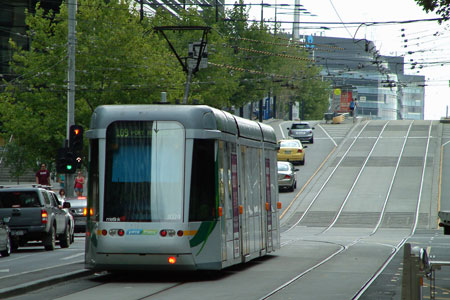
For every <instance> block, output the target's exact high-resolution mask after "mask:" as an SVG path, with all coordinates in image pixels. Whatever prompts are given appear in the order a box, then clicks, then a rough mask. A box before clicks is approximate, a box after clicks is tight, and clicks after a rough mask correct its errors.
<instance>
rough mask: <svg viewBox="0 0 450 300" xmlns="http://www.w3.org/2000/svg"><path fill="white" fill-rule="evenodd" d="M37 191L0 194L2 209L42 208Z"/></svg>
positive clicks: (0, 206)
mask: <svg viewBox="0 0 450 300" xmlns="http://www.w3.org/2000/svg"><path fill="white" fill-rule="evenodd" d="M40 206H41V203H40V202H39V197H38V194H37V192H36V191H26V192H18V191H17V192H13V191H8V192H0V208H20V207H40Z"/></svg>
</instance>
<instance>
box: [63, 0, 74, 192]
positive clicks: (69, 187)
mask: <svg viewBox="0 0 450 300" xmlns="http://www.w3.org/2000/svg"><path fill="white" fill-rule="evenodd" d="M67 10H68V15H69V20H68V24H69V25H68V35H67V40H68V43H67V47H68V49H67V53H68V69H67V134H66V139H67V140H69V137H70V126H72V125H74V124H75V45H76V36H75V33H76V31H75V26H76V20H75V14H76V11H77V0H68V1H67ZM72 182H73V174H65V176H64V185H65V189H66V195H67V196H69V197H71V196H73V184H72Z"/></svg>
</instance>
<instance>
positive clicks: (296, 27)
mask: <svg viewBox="0 0 450 300" xmlns="http://www.w3.org/2000/svg"><path fill="white" fill-rule="evenodd" d="M300 7H301V4H300V0H295V6H294V23H293V24H292V27H293V28H292V39H293V40H296V39H298V38H299V36H300Z"/></svg>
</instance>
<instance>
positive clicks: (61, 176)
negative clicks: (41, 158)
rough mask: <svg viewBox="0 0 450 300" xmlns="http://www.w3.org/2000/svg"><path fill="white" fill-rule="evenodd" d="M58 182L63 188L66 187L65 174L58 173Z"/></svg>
mask: <svg viewBox="0 0 450 300" xmlns="http://www.w3.org/2000/svg"><path fill="white" fill-rule="evenodd" d="M58 182H59V185H60V186H61V188H62V189H63V188H64V174H58Z"/></svg>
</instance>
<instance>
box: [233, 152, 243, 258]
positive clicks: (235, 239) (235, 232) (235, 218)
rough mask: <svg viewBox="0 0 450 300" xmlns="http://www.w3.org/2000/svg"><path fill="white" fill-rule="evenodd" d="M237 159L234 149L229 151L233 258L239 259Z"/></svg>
mask: <svg viewBox="0 0 450 300" xmlns="http://www.w3.org/2000/svg"><path fill="white" fill-rule="evenodd" d="M238 191H239V182H238V158H237V154H236V149H232V151H231V198H232V199H231V200H232V208H233V257H234V258H239V257H240V255H241V243H240V230H239V229H240V226H239V219H240V217H239V200H238V194H239V193H238Z"/></svg>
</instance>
